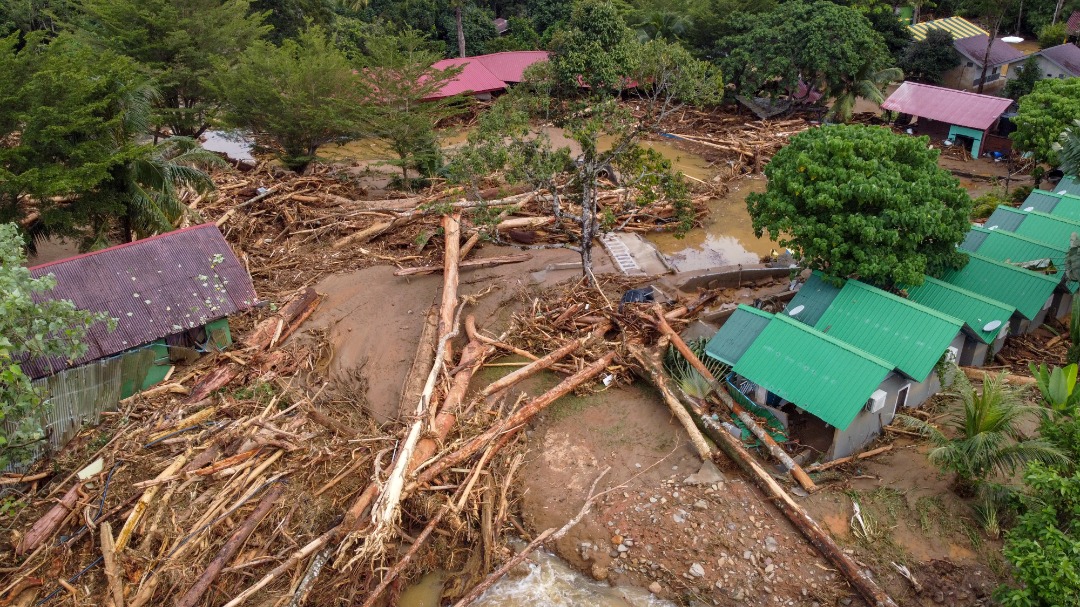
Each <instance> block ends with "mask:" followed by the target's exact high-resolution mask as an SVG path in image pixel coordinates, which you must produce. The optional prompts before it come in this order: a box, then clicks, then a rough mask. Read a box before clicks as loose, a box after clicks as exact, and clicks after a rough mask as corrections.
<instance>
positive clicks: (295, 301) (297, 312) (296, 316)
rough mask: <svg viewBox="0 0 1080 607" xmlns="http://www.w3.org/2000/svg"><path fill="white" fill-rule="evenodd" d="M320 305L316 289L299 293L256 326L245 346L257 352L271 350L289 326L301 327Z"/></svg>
mask: <svg viewBox="0 0 1080 607" xmlns="http://www.w3.org/2000/svg"><path fill="white" fill-rule="evenodd" d="M318 303H319V294H318V293H317V292H316V291H315V289H313V288H311V287H307V288H306V289H303V290H301V291H299V292H297V293H296V294H294V295H293V296H292V298H291V299H289V301H288V302H286V304H285V305H284V306H282V307H281V309H279V310H278V311H277V313H275V314H274V315H273V316H271V317H269V318H266V319H264V320H262V321H261V322H259V324H257V325H255V328H254V329H253V330H252V331H251V333H250V334H248V336H247V338H246V339H244V346H245V347H247V348H252V349H256V350H267V349H269V348H271V347H272V346H273V345H274V344H276V343H278V342H280V341H281V336H282V335H283V334H287V333H286V328H287V327H288V326H289V325H299V323H301V322H303V320H304V319H306V318H307V317H308V316H310V315H311V311H312V310H314V307H315V306H318ZM289 332H291V330H290V331H289Z"/></svg>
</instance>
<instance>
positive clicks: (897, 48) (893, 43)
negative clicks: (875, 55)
mask: <svg viewBox="0 0 1080 607" xmlns="http://www.w3.org/2000/svg"><path fill="white" fill-rule="evenodd" d="M838 4H840V3H838ZM869 4H870V6H863V7H859V6H858V3H856V6H857V7H858V8H860V9H861V10H862V12H863V14H864V15H866V19H867V20H868V21H870V26H871V27H873V28H874V31H875V32H877V33H878V34H881V39H882V41H884V42H885V48H887V49H888V50H889V55H890V56H891V57H892V58H893V60H895V61H899V59H900V57H901V56H903V54H904V51H906V50H907V48H908V46H910V45H911V43H912V38H911V30H909V29H908V28H907V24H905V23H902V22H901V21H900V20H899V19H897V17H896V13H895V12H894V11H893V5H892V4H891V3H889V2H877V3H874V2H870V3H869Z"/></svg>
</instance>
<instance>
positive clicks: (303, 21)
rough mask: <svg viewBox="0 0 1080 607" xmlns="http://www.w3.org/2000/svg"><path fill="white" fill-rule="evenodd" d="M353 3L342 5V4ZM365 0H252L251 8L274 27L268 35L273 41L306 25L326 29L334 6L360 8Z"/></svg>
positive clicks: (283, 37)
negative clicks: (263, 16)
mask: <svg viewBox="0 0 1080 607" xmlns="http://www.w3.org/2000/svg"><path fill="white" fill-rule="evenodd" d="M346 4H349V5H353V6H347V7H346V6H343V5H346ZM363 4H366V2H365V1H364V0H251V9H252V10H253V11H255V12H256V13H257V14H265V15H266V21H265V23H266V24H267V25H270V26H271V27H272V28H273V29H271V30H270V32H269V33H268V34H267V37H268V38H269V39H270V41H271V42H273V43H274V44H281V42H282V41H284V40H287V39H289V38H296V37H297V36H299V35H300V32H302V31H304V30H305V29H307V27H308V26H309V25H318V26H319V27H323V28H326V29H329V28H331V27H332V26H333V24H334V21H335V17H336V15H335V9H340V8H353V7H356V8H359V7H360V6H362V5H363Z"/></svg>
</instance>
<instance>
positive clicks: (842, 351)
mask: <svg viewBox="0 0 1080 607" xmlns="http://www.w3.org/2000/svg"><path fill="white" fill-rule="evenodd" d="M734 370H735V372H736V373H737V374H739V375H741V376H743V377H745V378H746V379H748V380H750V381H752V382H754V383H755V384H757V385H759V386H762V387H763V388H765V389H766V390H768V391H769V392H772V393H773V394H776V395H778V396H780V397H781V398H784V399H786V400H789V401H791V402H793V403H795V405H797V406H799V407H801V408H803V409H805V410H806V411H809V412H810V413H812V414H814V415H816V416H817V417H819V418H821V419H822V420H823V421H825V422H826V423H829V424H832V425H833V426H835V427H837V428H839V429H841V430H844V429H846V428H847V427H848V425H850V424H851V420H853V419H855V416H856V415H858V413H859V411H860V410H862V408H863V406H865V405H866V401H867V400H868V399H869V398H870V395H871V394H873V393H874V390H877V388H878V386H880V385H881V382H882V381H884V380H885V378H886V377H887V376H888V375H889V373H891V372H892V365H891V364H890V363H888V362H885V361H883V360H881V359H880V358H877V357H876V356H873V355H871V354H869V353H867V352H863V351H862V350H859V349H858V348H856V347H854V346H851V345H849V344H846V343H844V342H842V341H840V340H838V339H834V338H832V337H830V336H828V335H825V334H824V333H821V332H820V331H816V330H814V329H813V328H811V327H808V326H806V325H804V324H802V323H800V322H798V321H796V320H793V319H791V318H789V317H787V316H785V315H784V314H778V315H776V317H775V318H774V319H773V320H772V321H771V322H769V324H768V325H767V326H766V327H765V329H764V330H763V331H762V332H761V335H758V338H757V339H756V340H754V343H753V344H751V346H750V348H749V349H747V351H746V352H745V353H744V354H743V356H742V358H740V359H739V363H738V364H737V365H735V368H734Z"/></svg>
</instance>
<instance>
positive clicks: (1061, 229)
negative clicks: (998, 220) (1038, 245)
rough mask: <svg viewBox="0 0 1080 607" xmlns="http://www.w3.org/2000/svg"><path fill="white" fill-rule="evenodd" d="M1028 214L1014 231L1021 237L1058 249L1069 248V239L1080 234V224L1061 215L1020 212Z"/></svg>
mask: <svg viewBox="0 0 1080 607" xmlns="http://www.w3.org/2000/svg"><path fill="white" fill-rule="evenodd" d="M1020 212H1021V213H1025V212H1026V213H1027V217H1026V218H1024V221H1023V222H1022V223H1021V224H1020V225H1019V226H1018V227H1017V228H1016V230H1014V231H1015V232H1016V233H1017V234H1019V235H1021V236H1027V237H1028V238H1031V239H1033V240H1038V241H1039V242H1045V243H1048V244H1052V245H1054V246H1056V247H1062V248H1065V249H1068V248H1069V239H1070V238H1071V237H1072V235H1073V233H1074V232H1076V233H1080V222H1076V221H1072V220H1070V219H1068V218H1066V217H1062V216H1060V215H1047V214H1046V213H1040V212H1038V211H1030V212H1028V211H1020Z"/></svg>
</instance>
